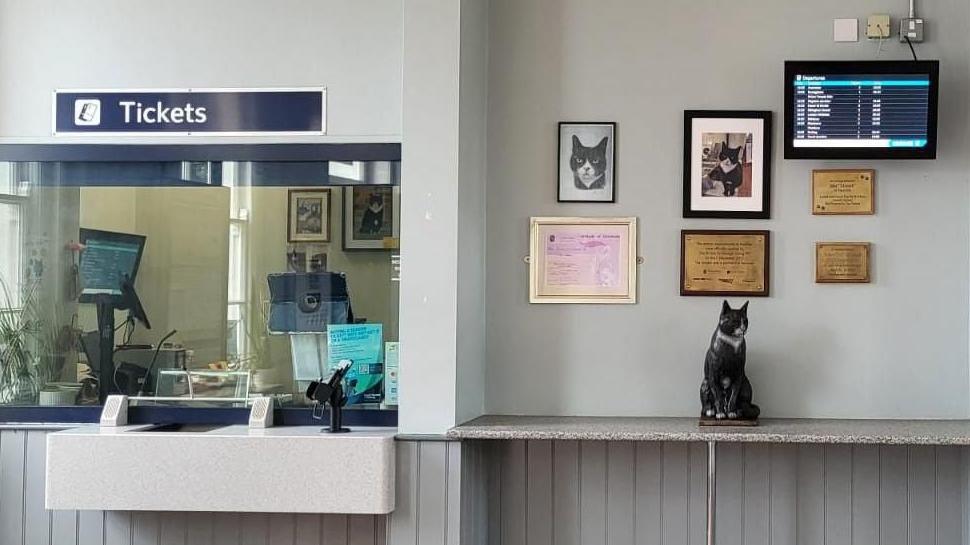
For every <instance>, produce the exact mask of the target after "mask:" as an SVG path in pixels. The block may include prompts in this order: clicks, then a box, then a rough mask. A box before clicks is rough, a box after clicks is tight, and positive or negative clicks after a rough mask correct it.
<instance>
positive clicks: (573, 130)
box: [556, 121, 616, 202]
mask: <svg viewBox="0 0 970 545" xmlns="http://www.w3.org/2000/svg"><path fill="white" fill-rule="evenodd" d="M558 136H559V179H558V180H557V182H556V187H557V191H558V201H559V202H616V159H615V157H616V123H613V122H599V123H596V122H574V121H569V122H567V121H563V122H560V123H559V134H558Z"/></svg>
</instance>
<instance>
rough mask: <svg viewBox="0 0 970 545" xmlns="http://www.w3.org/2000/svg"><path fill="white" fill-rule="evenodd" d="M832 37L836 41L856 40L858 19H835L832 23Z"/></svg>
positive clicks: (857, 38)
mask: <svg viewBox="0 0 970 545" xmlns="http://www.w3.org/2000/svg"><path fill="white" fill-rule="evenodd" d="M833 38H834V39H835V41H836V42H858V41H859V20H858V19H836V20H835V24H834V25H833Z"/></svg>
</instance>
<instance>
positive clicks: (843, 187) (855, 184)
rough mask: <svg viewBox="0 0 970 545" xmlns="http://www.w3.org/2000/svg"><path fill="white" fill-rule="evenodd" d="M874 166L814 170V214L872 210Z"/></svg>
mask: <svg viewBox="0 0 970 545" xmlns="http://www.w3.org/2000/svg"><path fill="white" fill-rule="evenodd" d="M873 177H874V171H872V170H816V171H813V172H812V214H815V215H816V216H820V215H857V214H864V215H865V214H872V213H873V212H874V209H875V207H874V206H873Z"/></svg>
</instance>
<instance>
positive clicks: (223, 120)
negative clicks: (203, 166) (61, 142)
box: [53, 87, 327, 136]
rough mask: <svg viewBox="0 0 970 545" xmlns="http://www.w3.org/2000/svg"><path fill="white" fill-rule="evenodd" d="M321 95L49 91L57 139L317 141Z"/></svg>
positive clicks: (313, 91) (322, 120)
mask: <svg viewBox="0 0 970 545" xmlns="http://www.w3.org/2000/svg"><path fill="white" fill-rule="evenodd" d="M326 130H327V90H326V89H324V88H319V87H318V88H299V89H171V90H170V89H159V90H151V89H144V90H142V89H139V90H121V89H119V90H83V89H81V90H79V89H70V90H57V91H54V112H53V133H54V135H55V136H57V135H79V134H90V135H113V136H118V135H126V136H138V135H155V134H173V135H224V136H242V135H321V134H326Z"/></svg>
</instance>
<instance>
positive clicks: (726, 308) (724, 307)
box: [721, 299, 731, 314]
mask: <svg viewBox="0 0 970 545" xmlns="http://www.w3.org/2000/svg"><path fill="white" fill-rule="evenodd" d="M730 311H731V305H729V304H728V302H727V299H725V300H724V304H722V305H721V314H727V313H728V312H730Z"/></svg>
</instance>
